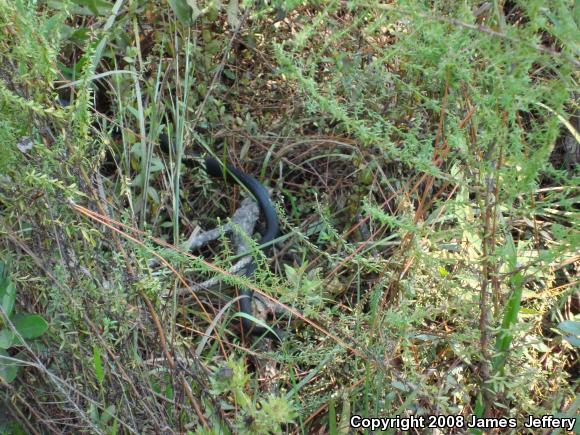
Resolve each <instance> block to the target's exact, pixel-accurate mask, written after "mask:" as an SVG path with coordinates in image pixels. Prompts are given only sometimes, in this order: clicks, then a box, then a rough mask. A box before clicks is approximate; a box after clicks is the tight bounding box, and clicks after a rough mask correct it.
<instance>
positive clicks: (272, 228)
mask: <svg viewBox="0 0 580 435" xmlns="http://www.w3.org/2000/svg"><path fill="white" fill-rule="evenodd" d="M160 144H161V148H162V149H163V150H164V151H165V152H167V151H168V150H169V140H168V138H167V136H166V135H161V136H160ZM194 157H198V155H196V154H193V155H188V156H187V158H184V159H183V162H184V164H185V165H186V166H187V167H189V168H192V167H194V166H195V165H196V162H197V159H195V158H194ZM204 166H205V171H206V172H207V174H208V175H210V176H212V177H214V178H217V177H220V178H225V180H226V181H227V182H230V183H237V184H240V185H242V186H244V187H245V188H246V189H248V191H249V192H250V193H251V194H252V195H253V196H254V198H255V199H256V202H257V203H258V206H259V208H260V211H261V213H262V215H263V217H264V220H265V228H264V230H263V233H262V237H261V238H260V241H259V242H258V243H259V244H260V245H262V246H263V245H266V244H268V243H269V242H271V241H272V240H274V238H275V237H276V236H277V235H278V233H279V231H280V224H279V222H278V215H277V214H276V209H275V208H274V205H273V204H272V201H270V196H269V195H268V191H267V190H266V188H265V187H264V186H263V185H262V184H261V183H260V182H259V181H258V180H256V179H255V178H254V177H252V176H250V175H248V174H246V173H244V172H242V171H241V170H239V169H238V168H236V167H234V166H232V165H230V164H229V163H223V162H221V161H219V160H216V159H214V158H212V157H205V158H204ZM262 249H265V248H262ZM255 270H256V262H255V261H254V260H253V259H252V261H251V262H250V263H249V264H248V265H247V266H246V267H245V268H244V272H243V274H244V276H248V277H249V276H251V275H252V274H253V273H254V272H255ZM240 293H241V296H242V298H241V299H240V311H241V312H242V313H244V314H246V315H247V316H250V317H252V299H253V297H254V292H253V291H252V290H250V289H247V288H241V289H240ZM242 328H243V330H244V332H245V333H248V334H252V335H255V336H265V337H268V338H271V339H273V340H280V338H281V337H282V336H283V332H282V331H281V330H280V329H279V328H276V327H270V328H266V327H264V326H260V325H257V324H255V323H254V322H252V321H251V320H250V319H249V318H247V317H242Z"/></svg>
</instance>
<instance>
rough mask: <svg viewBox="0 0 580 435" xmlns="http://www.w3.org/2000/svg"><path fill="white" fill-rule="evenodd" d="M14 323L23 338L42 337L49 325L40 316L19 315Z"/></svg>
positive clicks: (15, 317)
mask: <svg viewBox="0 0 580 435" xmlns="http://www.w3.org/2000/svg"><path fill="white" fill-rule="evenodd" d="M12 322H13V323H14V327H15V328H16V330H17V331H18V333H19V334H20V335H22V337H23V338H30V339H31V338H37V337H40V336H41V335H42V334H44V333H45V332H46V330H47V329H48V323H46V320H44V319H43V318H42V316H40V315H38V314H17V315H16V316H14V319H13V320H12Z"/></svg>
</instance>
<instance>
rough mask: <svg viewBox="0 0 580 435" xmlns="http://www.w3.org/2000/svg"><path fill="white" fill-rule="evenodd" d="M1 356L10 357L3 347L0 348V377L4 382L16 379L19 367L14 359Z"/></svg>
mask: <svg viewBox="0 0 580 435" xmlns="http://www.w3.org/2000/svg"><path fill="white" fill-rule="evenodd" d="M3 357H10V355H8V352H6V351H5V350H4V349H0V378H1V379H2V380H3V381H4V382H6V383H10V382H12V381H13V380H14V379H16V375H17V374H18V369H19V367H18V365H17V363H16V362H15V361H11V360H7V359H5V358H3Z"/></svg>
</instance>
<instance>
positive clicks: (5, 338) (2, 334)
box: [0, 329, 14, 349]
mask: <svg viewBox="0 0 580 435" xmlns="http://www.w3.org/2000/svg"><path fill="white" fill-rule="evenodd" d="M13 341H14V334H13V333H12V331H10V330H9V329H2V330H1V331H0V349H10V347H11V346H12V342H13Z"/></svg>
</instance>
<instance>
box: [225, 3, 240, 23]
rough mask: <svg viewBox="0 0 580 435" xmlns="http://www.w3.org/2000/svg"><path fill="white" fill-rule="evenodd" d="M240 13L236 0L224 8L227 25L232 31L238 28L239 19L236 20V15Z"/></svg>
mask: <svg viewBox="0 0 580 435" xmlns="http://www.w3.org/2000/svg"><path fill="white" fill-rule="evenodd" d="M239 12H240V7H239V5H238V0H230V2H229V4H228V6H227V7H226V13H227V16H228V23H229V25H230V27H231V28H232V30H234V29H235V28H236V27H238V24H239V23H240V19H239V18H238V13H239Z"/></svg>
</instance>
